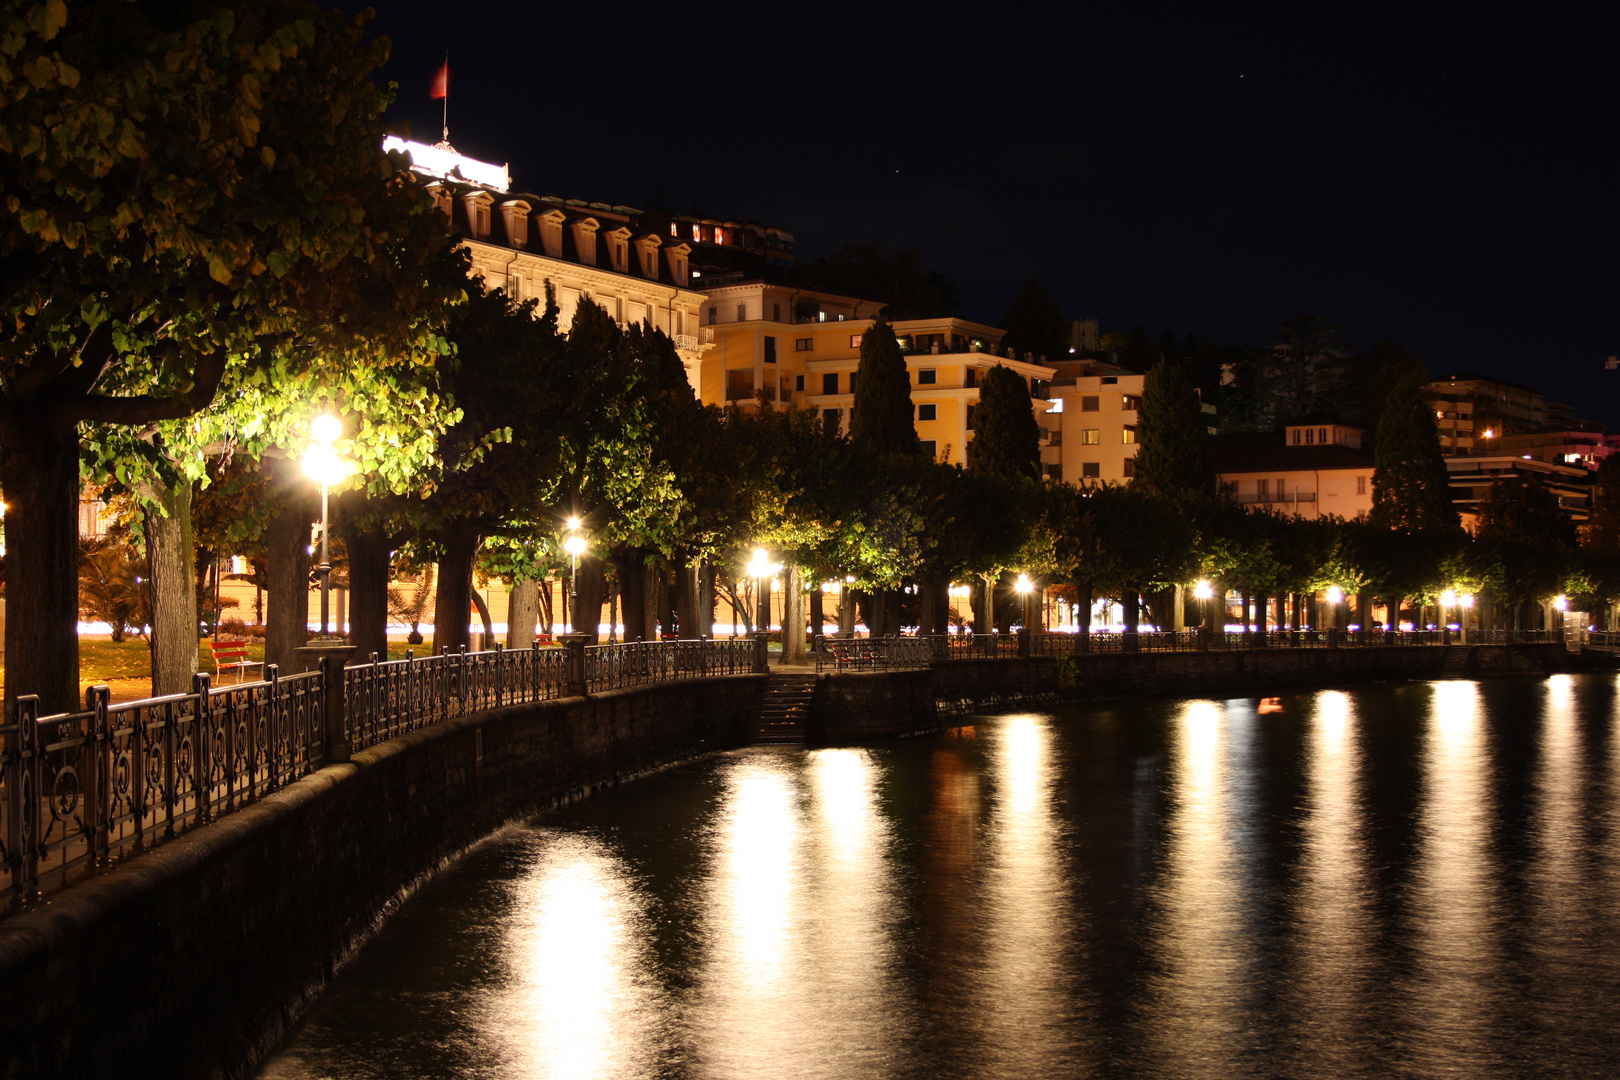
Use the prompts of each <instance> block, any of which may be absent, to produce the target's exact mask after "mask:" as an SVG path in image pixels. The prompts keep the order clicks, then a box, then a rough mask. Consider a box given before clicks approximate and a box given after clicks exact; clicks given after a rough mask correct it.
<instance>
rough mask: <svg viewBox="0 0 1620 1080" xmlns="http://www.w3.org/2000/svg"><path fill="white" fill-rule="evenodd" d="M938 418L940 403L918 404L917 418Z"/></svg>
mask: <svg viewBox="0 0 1620 1080" xmlns="http://www.w3.org/2000/svg"><path fill="white" fill-rule="evenodd" d="M938 418H939V406H938V405H919V406H917V419H918V420H937V419H938Z"/></svg>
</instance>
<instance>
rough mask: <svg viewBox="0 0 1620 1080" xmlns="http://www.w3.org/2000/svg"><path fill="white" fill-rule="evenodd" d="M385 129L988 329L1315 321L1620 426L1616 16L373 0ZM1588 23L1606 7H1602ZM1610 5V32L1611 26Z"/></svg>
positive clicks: (1226, 327)
mask: <svg viewBox="0 0 1620 1080" xmlns="http://www.w3.org/2000/svg"><path fill="white" fill-rule="evenodd" d="M376 8H377V21H376V23H375V24H374V25H375V28H376V32H378V33H380V34H383V35H386V36H388V37H389V38H391V39H392V40H393V42H394V53H393V58H392V60H391V61H390V63H389V65H388V67H387V68H386V69H385V72H384V74H385V75H386V77H388V78H391V79H393V80H395V81H397V82H398V83H399V84H400V97H399V102H398V104H397V105H396V106H395V110H394V111H395V115H396V116H397V117H398V118H399V119H400V120H401V121H408V122H409V124H410V126H411V130H412V133H413V134H414V136H415V137H418V138H425V139H426V140H427V141H435V140H436V139H437V137H438V129H439V108H438V103H437V102H433V101H430V100H429V99H428V96H427V89H428V82H429V79H430V78H431V76H432V74H433V72H434V70H435V69H436V68H437V67H438V65H439V63H440V62H441V61H442V58H443V55H444V52H445V50H446V49H448V50H449V52H450V69H451V99H450V135H451V142H452V143H454V145H455V146H456V148H457V149H458V150H460V151H461V152H463V153H465V154H469V155H471V156H473V157H478V158H483V159H486V160H492V161H497V162H500V161H509V162H510V163H511V166H512V171H513V176H514V181H515V183H516V185H517V186H518V187H519V188H521V189H524V190H529V191H535V192H539V193H542V194H559V195H563V196H565V197H570V198H584V199H589V200H595V201H603V202H610V203H628V204H630V205H632V206H645V205H646V204H647V203H648V202H649V201H650V200H651V199H652V198H653V197H654V196H655V194H661V195H662V196H663V198H664V200H665V202H666V203H667V204H669V205H671V206H673V207H676V208H678V209H683V210H684V209H688V208H693V207H695V208H697V209H700V210H701V211H702V212H704V213H705V214H708V215H711V216H716V217H721V218H736V219H739V220H746V219H749V218H753V219H757V220H759V221H761V222H763V223H766V224H770V225H778V226H781V227H784V228H788V229H791V230H793V231H794V233H795V234H796V235H797V238H798V255H799V257H800V258H801V259H812V258H815V257H817V256H820V255H824V254H826V253H828V252H830V251H832V250H834V249H835V248H837V247H838V246H840V245H841V244H844V243H850V242H866V241H878V242H881V243H883V244H886V245H889V246H906V247H909V246H915V247H918V248H920V249H921V250H922V251H923V252H924V254H925V256H926V258H927V261H928V263H929V265H930V266H932V267H933V268H935V269H938V270H941V271H943V272H944V273H946V274H948V275H949V276H950V277H952V278H953V279H954V280H955V281H956V282H957V283H958V284H959V285H960V286H961V289H962V295H963V299H964V304H963V310H962V312H961V314H963V315H964V316H966V317H968V318H972V319H977V320H980V321H984V322H990V323H999V321H1000V318H1001V315H1002V313H1003V312H1004V310H1005V309H1006V305H1007V302H1008V300H1009V299H1010V298H1011V297H1012V295H1013V294H1014V293H1015V292H1016V291H1017V289H1018V288H1019V286H1020V285H1021V284H1022V283H1023V282H1024V281H1025V280H1026V279H1027V278H1029V277H1030V276H1035V277H1038V278H1039V279H1040V280H1041V282H1042V283H1043V284H1045V285H1046V287H1047V289H1048V290H1049V291H1050V292H1051V293H1052V294H1053V296H1054V297H1055V298H1056V299H1057V301H1058V302H1059V304H1060V305H1061V306H1062V307H1063V310H1064V313H1065V315H1067V316H1068V317H1070V318H1081V317H1089V316H1095V317H1097V318H1099V319H1100V320H1101V321H1102V329H1103V331H1104V332H1105V333H1106V332H1109V331H1126V330H1129V329H1130V328H1131V327H1132V326H1134V325H1140V326H1142V327H1143V328H1144V329H1145V330H1146V331H1147V332H1148V333H1149V334H1150V335H1152V336H1153V337H1154V338H1155V339H1157V337H1158V336H1159V334H1160V333H1161V332H1162V331H1163V330H1165V329H1171V330H1173V331H1175V332H1176V333H1177V334H1178V335H1181V334H1185V333H1187V332H1188V331H1194V332H1197V333H1199V334H1207V335H1210V336H1213V337H1215V338H1216V339H1217V340H1220V341H1233V342H1239V343H1243V342H1248V343H1254V344H1265V343H1269V342H1270V341H1271V340H1272V334H1273V331H1274V330H1275V328H1276V326H1277V324H1278V323H1279V322H1280V321H1281V320H1282V319H1283V318H1285V317H1287V316H1289V315H1295V314H1307V313H1309V314H1322V315H1327V316H1329V317H1330V318H1332V319H1333V320H1335V321H1337V322H1338V323H1340V324H1341V325H1342V326H1343V327H1344V329H1345V332H1346V335H1347V336H1348V337H1349V339H1350V340H1351V342H1352V343H1353V344H1355V345H1356V346H1358V347H1361V346H1366V345H1370V344H1372V343H1373V342H1375V341H1380V340H1392V341H1398V342H1401V343H1402V344H1404V345H1406V346H1407V347H1408V348H1410V349H1412V350H1414V351H1416V352H1417V353H1419V354H1420V355H1421V356H1422V357H1423V358H1424V359H1425V361H1426V362H1427V363H1428V366H1429V370H1430V371H1431V372H1432V373H1435V374H1441V373H1445V372H1449V371H1477V372H1483V373H1487V374H1493V375H1498V376H1501V377H1504V378H1509V379H1513V380H1515V381H1518V382H1523V383H1529V384H1531V385H1533V386H1536V387H1538V388H1539V389H1542V390H1543V391H1544V392H1545V393H1546V394H1547V395H1548V397H1549V398H1550V399H1552V400H1557V401H1563V402H1567V403H1569V404H1571V405H1573V406H1575V407H1576V408H1577V410H1578V411H1579V412H1580V413H1581V414H1582V415H1586V416H1589V417H1591V418H1593V419H1597V420H1602V421H1604V422H1607V423H1612V424H1617V425H1620V371H1615V372H1606V371H1605V370H1604V368H1603V359H1604V357H1606V356H1608V355H1610V354H1615V353H1620V326H1617V325H1616V319H1615V315H1616V306H1615V300H1616V286H1617V284H1620V283H1617V277H1620V274H1617V271H1616V268H1615V240H1616V235H1617V233H1616V225H1617V218H1620V210H1617V188H1616V184H1617V181H1620V168H1617V166H1620V150H1617V142H1616V136H1617V133H1620V128H1617V124H1616V106H1617V104H1620V92H1617V88H1616V79H1617V67H1616V63H1615V55H1614V52H1615V50H1614V43H1615V40H1616V35H1615V30H1616V25H1615V23H1614V21H1613V20H1612V18H1610V17H1599V16H1596V15H1592V16H1589V17H1586V18H1581V17H1577V16H1574V15H1567V16H1561V15H1558V14H1556V13H1555V12H1550V11H1549V10H1548V9H1546V8H1545V7H1543V6H1541V5H1536V6H1535V7H1534V8H1530V7H1520V8H1507V9H1495V10H1492V11H1489V12H1487V11H1485V10H1484V9H1482V8H1477V7H1476V8H1465V7H1460V6H1459V7H1456V8H1454V9H1452V10H1451V11H1450V12H1424V11H1421V10H1417V9H1415V8H1414V9H1409V8H1406V7H1404V6H1403V7H1400V8H1393V7H1392V8H1389V9H1377V8H1371V7H1360V8H1356V9H1350V8H1348V7H1345V8H1330V7H1329V6H1328V5H1323V4H1300V3H1289V4H1276V5H1271V6H1266V7H1261V6H1249V7H1242V8H1238V7H1229V6H1221V5H1212V4H1198V5H1185V6H1179V5H1178V6H1171V5H1159V4H1149V3H1120V4H1115V5H1112V6H1109V7H1091V6H1084V5H1073V6H1059V5H1039V6H1036V5H1021V6H1020V5H1012V4H975V5H951V6H949V8H948V9H942V8H934V9H930V8H927V7H923V6H912V7H910V8H908V9H894V10H881V9H880V8H879V7H878V6H876V5H870V4H852V5H830V4H829V5H814V4H811V5H784V4H769V5H766V4H760V5H740V6H739V5H726V4H696V5H694V4H684V3H672V4H667V5H659V6H656V7H653V6H641V5H634V4H618V5H606V4H569V5H528V4H520V3H501V2H499V0H488V2H483V3H468V4H446V3H443V2H442V0H439V2H435V3H431V4H430V3H423V2H418V0H409V2H406V0H377V3H376ZM1587 10H1588V11H1598V10H1602V9H1601V8H1600V6H1598V5H1592V6H1590V7H1588V8H1587ZM1600 18H1601V21H1600Z"/></svg>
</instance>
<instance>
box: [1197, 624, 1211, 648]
mask: <svg viewBox="0 0 1620 1080" xmlns="http://www.w3.org/2000/svg"><path fill="white" fill-rule="evenodd" d="M1197 635H1198V636H1197V639H1196V640H1197V644H1198V651H1199V652H1209V639H1210V632H1209V627H1207V626H1203V625H1200V626H1199V627H1198V629H1197Z"/></svg>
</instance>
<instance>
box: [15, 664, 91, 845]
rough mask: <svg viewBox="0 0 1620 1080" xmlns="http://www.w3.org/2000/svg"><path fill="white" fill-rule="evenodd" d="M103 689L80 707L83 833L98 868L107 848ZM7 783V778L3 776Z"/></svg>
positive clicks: (87, 697) (88, 694) (88, 693)
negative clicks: (86, 714) (84, 716)
mask: <svg viewBox="0 0 1620 1080" xmlns="http://www.w3.org/2000/svg"><path fill="white" fill-rule="evenodd" d="M110 696H111V694H110V692H109V691H108V689H107V688H106V687H105V686H91V687H88V688H86V690H85V692H84V707H85V708H86V709H88V710H90V719H89V721H88V723H89V728H88V730H86V731H85V733H84V785H83V786H84V791H83V798H84V832H85V837H86V839H87V840H88V843H89V848H90V851H89V861H90V865H91V866H99V865H100V864H101V861H102V856H103V854H104V853H105V850H106V846H107V818H108V813H107V803H106V797H107V791H108V789H109V788H110V787H111V784H110V783H109V782H108V778H109V777H110V776H111V775H112V763H111V761H108V760H103V758H102V754H103V753H104V752H105V751H106V749H107V745H106V744H107V741H108V740H107V699H108V698H109V697H110ZM7 782H8V783H9V782H10V778H9V777H7Z"/></svg>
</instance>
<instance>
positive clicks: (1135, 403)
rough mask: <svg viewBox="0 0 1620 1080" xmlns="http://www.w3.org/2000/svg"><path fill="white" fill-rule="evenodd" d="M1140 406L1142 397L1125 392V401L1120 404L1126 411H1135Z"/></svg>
mask: <svg viewBox="0 0 1620 1080" xmlns="http://www.w3.org/2000/svg"><path fill="white" fill-rule="evenodd" d="M1141 407H1142V399H1141V398H1140V397H1139V396H1137V395H1136V394H1126V395H1125V401H1124V403H1123V404H1122V405H1121V406H1120V408H1122V409H1124V410H1125V411H1126V412H1136V411H1137V410H1138V409H1140V408H1141Z"/></svg>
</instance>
